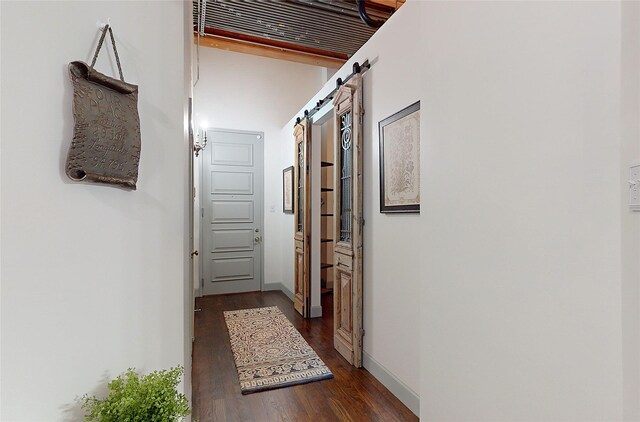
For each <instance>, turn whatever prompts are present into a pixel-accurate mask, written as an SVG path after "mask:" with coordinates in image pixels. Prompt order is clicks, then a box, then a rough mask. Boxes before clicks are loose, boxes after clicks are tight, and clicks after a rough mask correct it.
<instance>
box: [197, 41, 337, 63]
mask: <svg viewBox="0 0 640 422" xmlns="http://www.w3.org/2000/svg"><path fill="white" fill-rule="evenodd" d="M194 43H196V44H197V43H198V37H197V34H196V36H195V37H194ZM200 45H201V46H203V47H210V48H218V49H220V50H227V51H233V52H236V53H244V54H252V55H254V56H260V57H268V58H271V59H278V60H286V61H290V62H295V63H302V64H308V65H312V66H319V67H329V68H332V69H338V68H339V67H341V66H342V65H343V64H344V63H345V61H346V60H342V59H336V58H333V57H323V56H318V55H314V54H307V53H302V52H299V51H292V50H288V49H285V48H279V47H272V46H267V45H260V44H254V43H250V42H246V41H240V40H233V39H229V38H223V37H218V36H212V35H207V36H205V37H200Z"/></svg>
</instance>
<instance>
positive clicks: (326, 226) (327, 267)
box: [320, 161, 333, 295]
mask: <svg viewBox="0 0 640 422" xmlns="http://www.w3.org/2000/svg"><path fill="white" fill-rule="evenodd" d="M321 166H322V168H326V169H329V168H330V167H333V163H331V162H329V161H322V162H321ZM323 178H324V180H323V186H322V187H321V188H320V192H321V193H322V194H323V203H324V204H325V211H328V210H329V209H332V208H333V207H328V204H329V203H331V205H333V201H329V197H328V195H331V194H332V193H333V187H332V186H330V184H331V183H333V177H331V172H330V171H328V172H326V173H325V172H323ZM320 216H321V217H327V218H323V219H322V222H321V224H322V226H323V227H322V228H323V230H322V232H323V233H324V234H325V236H326V235H327V234H329V233H331V231H330V230H331V227H332V226H333V224H332V221H331V220H328V219H329V218H331V217H333V213H332V212H323V213H321V214H320ZM320 242H321V243H324V244H327V246H326V247H323V249H324V259H325V261H326V262H321V263H320V271H321V272H322V274H321V280H322V285H321V292H322V293H321V294H323V295H324V294H329V293H331V292H332V291H333V288H332V287H333V282H331V285H329V283H328V279H329V277H330V271H331V268H333V263H332V262H330V261H333V246H332V245H331V243H333V239H331V238H329V237H325V238H322V239H321V240H320Z"/></svg>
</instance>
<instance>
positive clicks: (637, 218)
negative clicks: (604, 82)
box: [620, 2, 640, 421]
mask: <svg viewBox="0 0 640 422" xmlns="http://www.w3.org/2000/svg"><path fill="white" fill-rule="evenodd" d="M621 7H622V20H621V21H622V51H621V52H622V69H621V84H620V90H621V96H622V97H621V102H620V105H621V113H622V131H621V135H622V137H621V139H622V142H621V148H620V185H621V186H622V195H621V198H620V199H621V201H620V202H621V206H620V216H621V219H622V221H621V223H622V224H621V234H622V237H621V241H622V292H621V293H622V365H623V366H622V370H623V373H622V377H623V390H622V391H623V405H624V406H623V410H624V412H623V416H624V419H625V420H627V421H638V420H640V358H639V357H640V282H639V280H640V213H637V212H636V213H632V212H630V211H629V207H628V201H629V197H628V195H627V186H626V183H627V180H628V177H629V166H630V165H634V164H635V165H638V164H640V2H622V5H621Z"/></svg>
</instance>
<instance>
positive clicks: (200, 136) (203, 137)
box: [193, 126, 207, 157]
mask: <svg viewBox="0 0 640 422" xmlns="http://www.w3.org/2000/svg"><path fill="white" fill-rule="evenodd" d="M206 146H207V129H206V128H205V127H204V126H203V127H202V128H201V129H200V131H198V133H197V134H196V141H195V142H194V144H193V152H195V153H196V157H197V156H199V155H200V151H202V150H203V149H205V148H206Z"/></svg>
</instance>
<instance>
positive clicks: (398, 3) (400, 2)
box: [365, 0, 406, 10]
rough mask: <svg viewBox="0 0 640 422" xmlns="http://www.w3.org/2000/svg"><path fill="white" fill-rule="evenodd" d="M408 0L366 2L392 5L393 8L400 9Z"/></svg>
mask: <svg viewBox="0 0 640 422" xmlns="http://www.w3.org/2000/svg"><path fill="white" fill-rule="evenodd" d="M405 1H406V0H368V1H367V3H365V4H369V3H371V4H379V5H381V6H386V7H390V8H392V9H396V10H398V9H400V6H402V5H403V4H404V2H405Z"/></svg>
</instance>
